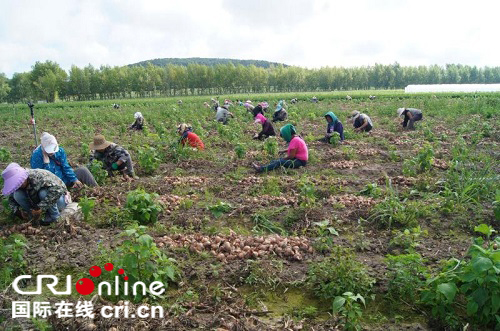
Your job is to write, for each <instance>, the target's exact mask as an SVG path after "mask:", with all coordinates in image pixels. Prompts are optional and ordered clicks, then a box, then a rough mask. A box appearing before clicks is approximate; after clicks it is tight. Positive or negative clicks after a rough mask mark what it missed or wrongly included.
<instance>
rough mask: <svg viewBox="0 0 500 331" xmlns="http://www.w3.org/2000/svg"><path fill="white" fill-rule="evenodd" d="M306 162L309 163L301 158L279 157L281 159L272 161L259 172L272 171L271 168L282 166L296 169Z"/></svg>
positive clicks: (303, 165)
mask: <svg viewBox="0 0 500 331" xmlns="http://www.w3.org/2000/svg"><path fill="white" fill-rule="evenodd" d="M306 164H307V161H302V160H299V159H292V160H285V159H279V160H274V161H271V162H270V163H269V164H268V165H266V166H262V167H260V171H259V172H264V171H271V170H274V169H276V168H280V167H284V168H292V169H296V168H299V167H305V166H306Z"/></svg>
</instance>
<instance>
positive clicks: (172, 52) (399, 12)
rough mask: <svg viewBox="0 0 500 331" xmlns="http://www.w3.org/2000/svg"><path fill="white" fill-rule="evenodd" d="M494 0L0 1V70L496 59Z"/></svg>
mask: <svg viewBox="0 0 500 331" xmlns="http://www.w3.org/2000/svg"><path fill="white" fill-rule="evenodd" d="M499 10H500V1H498V0H475V1H471V0H468V1H463V0H453V1H451V0H432V1H428V0H414V1H407V0H346V1H333V0H331V1H328V0H214V1H211V0H200V1H197V0H157V1H153V0H151V1H143V0H76V1H75V0H0V72H4V73H5V74H6V75H7V77H9V78H10V77H11V76H12V74H13V73H14V72H25V71H29V70H31V66H32V65H33V64H34V63H35V62H36V61H45V60H52V61H56V62H57V63H59V64H60V65H61V67H62V68H63V69H65V70H68V69H69V68H70V67H71V65H72V64H74V65H77V66H79V67H84V66H86V65H87V64H89V63H90V64H92V65H94V66H96V67H99V66H100V65H103V64H108V65H111V66H115V65H125V64H130V63H135V62H139V61H143V60H149V59H155V58H166V57H224V58H235V59H254V60H267V61H274V62H282V63H286V64H289V65H297V66H302V67H307V68H319V67H322V66H346V67H351V66H362V65H365V66H366V65H373V64H375V63H382V64H390V63H394V62H396V61H397V62H399V63H400V64H401V65H430V64H439V65H444V64H446V63H461V64H468V65H477V66H481V67H482V66H500V43H499V42H498V37H499V32H500V24H499V19H498V13H499Z"/></svg>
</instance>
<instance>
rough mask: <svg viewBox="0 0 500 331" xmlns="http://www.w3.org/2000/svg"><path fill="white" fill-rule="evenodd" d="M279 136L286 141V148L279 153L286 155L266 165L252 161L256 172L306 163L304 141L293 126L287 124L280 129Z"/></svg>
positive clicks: (306, 156)
mask: <svg viewBox="0 0 500 331" xmlns="http://www.w3.org/2000/svg"><path fill="white" fill-rule="evenodd" d="M280 135H281V137H282V138H283V139H284V140H285V141H286V142H287V143H288V150H285V151H280V153H285V152H286V153H287V157H286V158H283V159H279V160H274V161H271V163H269V164H268V165H266V166H260V165H258V164H256V163H252V166H253V168H254V169H255V171H257V172H258V173H260V172H264V171H271V170H274V169H276V168H279V167H284V168H299V167H304V166H306V164H307V160H308V158H309V153H308V150H307V145H306V143H305V141H304V140H303V139H302V138H301V137H300V136H299V135H297V131H296V130H295V127H294V126H293V125H291V124H287V125H285V126H284V127H282V128H281V130H280Z"/></svg>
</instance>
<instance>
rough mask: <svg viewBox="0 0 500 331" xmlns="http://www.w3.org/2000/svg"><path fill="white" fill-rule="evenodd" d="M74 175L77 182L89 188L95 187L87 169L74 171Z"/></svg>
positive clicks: (82, 168)
mask: <svg viewBox="0 0 500 331" xmlns="http://www.w3.org/2000/svg"><path fill="white" fill-rule="evenodd" d="M75 175H76V178H78V180H79V181H80V182H82V184H84V185H87V186H90V187H94V186H97V182H96V181H95V179H94V176H93V175H92V173H91V172H90V171H89V169H87V167H80V168H78V169H75Z"/></svg>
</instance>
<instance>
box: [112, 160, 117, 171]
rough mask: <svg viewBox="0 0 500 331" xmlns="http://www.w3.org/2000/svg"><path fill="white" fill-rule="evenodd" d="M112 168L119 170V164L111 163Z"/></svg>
mask: <svg viewBox="0 0 500 331" xmlns="http://www.w3.org/2000/svg"><path fill="white" fill-rule="evenodd" d="M111 169H113V170H117V169H118V164H117V163H116V162H113V164H111Z"/></svg>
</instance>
